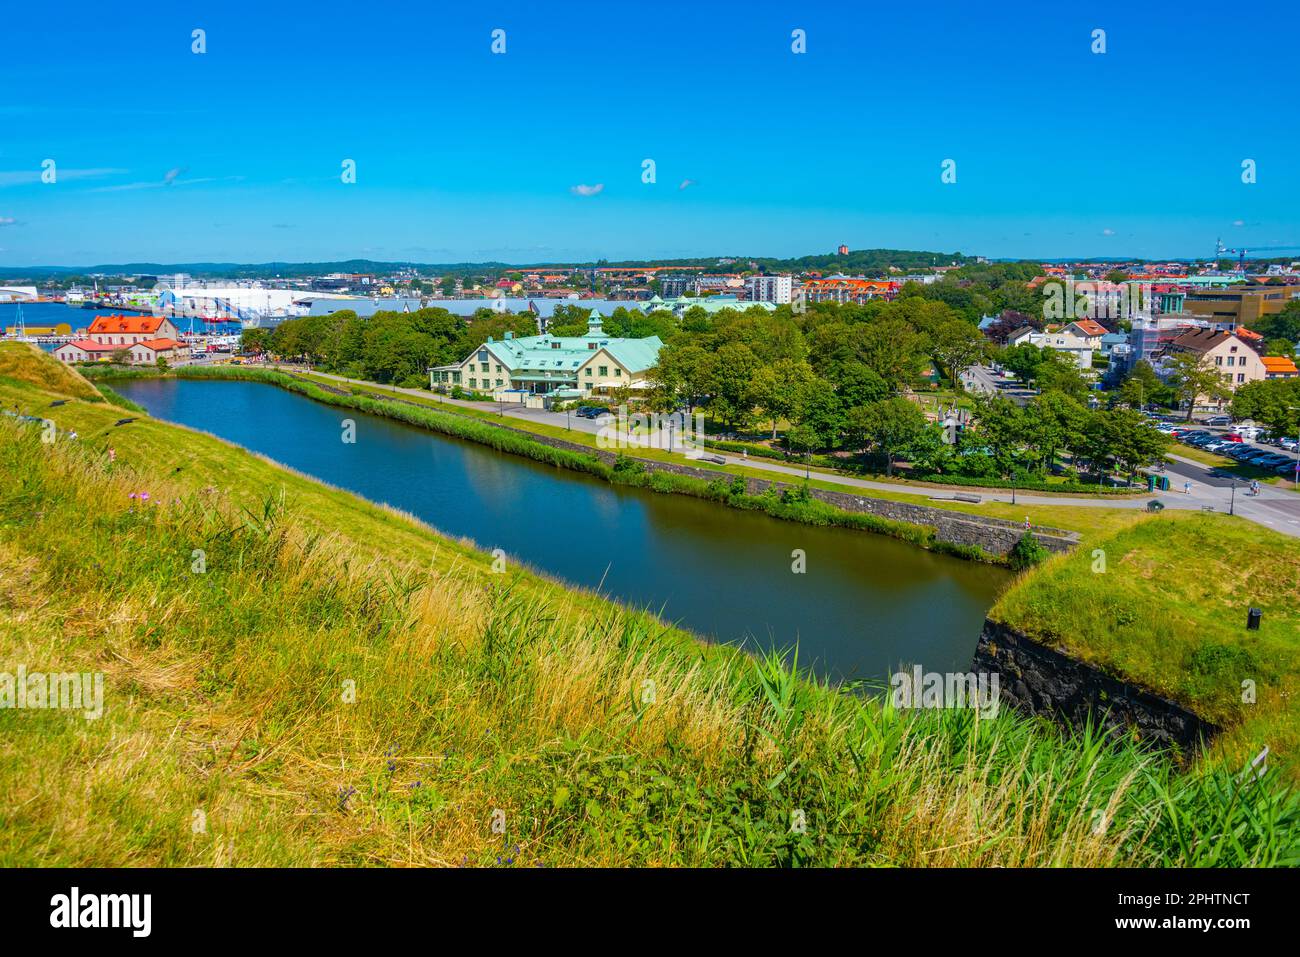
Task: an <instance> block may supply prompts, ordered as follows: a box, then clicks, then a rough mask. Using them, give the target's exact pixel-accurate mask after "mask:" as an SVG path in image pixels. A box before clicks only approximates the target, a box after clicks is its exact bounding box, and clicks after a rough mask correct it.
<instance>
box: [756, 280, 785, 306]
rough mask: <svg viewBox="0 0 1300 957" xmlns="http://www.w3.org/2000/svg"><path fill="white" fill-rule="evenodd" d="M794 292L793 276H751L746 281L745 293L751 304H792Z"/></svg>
mask: <svg viewBox="0 0 1300 957" xmlns="http://www.w3.org/2000/svg"><path fill="white" fill-rule="evenodd" d="M793 291H794V278H793V277H791V276H750V277H748V278H747V279H746V280H745V292H746V293H747V294H748V298H749V301H750V302H774V303H776V304H777V305H778V306H779V305H783V304H785V303H788V302H790V298H791V295H792V293H793Z"/></svg>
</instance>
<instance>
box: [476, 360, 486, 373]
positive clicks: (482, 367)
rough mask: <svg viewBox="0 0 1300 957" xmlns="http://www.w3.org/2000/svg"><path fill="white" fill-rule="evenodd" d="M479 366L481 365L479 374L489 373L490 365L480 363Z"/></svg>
mask: <svg viewBox="0 0 1300 957" xmlns="http://www.w3.org/2000/svg"><path fill="white" fill-rule="evenodd" d="M478 365H479V370H478V371H479V372H487V371H488V364H487V363H486V362H480V363H479V364H478Z"/></svg>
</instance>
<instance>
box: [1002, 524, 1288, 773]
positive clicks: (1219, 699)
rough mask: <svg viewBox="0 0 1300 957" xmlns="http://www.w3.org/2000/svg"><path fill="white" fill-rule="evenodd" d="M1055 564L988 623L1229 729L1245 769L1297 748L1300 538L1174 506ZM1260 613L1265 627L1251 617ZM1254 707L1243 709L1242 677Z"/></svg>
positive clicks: (1017, 590)
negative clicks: (1257, 758)
mask: <svg viewBox="0 0 1300 957" xmlns="http://www.w3.org/2000/svg"><path fill="white" fill-rule="evenodd" d="M1097 545H1098V546H1099V547H1100V549H1101V550H1102V552H1104V555H1103V556H1101V557H1102V558H1103V559H1104V571H1101V572H1097V571H1094V568H1095V567H1098V566H1097V560H1098V559H1097V557H1096V556H1094V554H1093V551H1092V550H1091V549H1087V548H1085V549H1080V550H1079V551H1078V552H1076V553H1075V554H1073V555H1069V556H1063V557H1058V558H1053V559H1051V560H1050V561H1049V562H1048V563H1046V564H1045V565H1044V566H1043V567H1041V568H1040V569H1039V570H1037V571H1036V572H1035V573H1034V574H1033V575H1031V576H1028V577H1026V578H1023V579H1022V580H1021V581H1020V582H1018V583H1017V584H1016V585H1015V586H1013V587H1012V588H1011V589H1010V590H1009V591H1008V592H1006V593H1005V594H1004V595H1003V597H1002V598H1001V599H1000V600H999V602H998V603H997V605H995V606H994V608H993V611H992V612H991V613H990V614H991V617H993V618H996V619H998V620H1001V621H1004V622H1006V623H1008V624H1010V625H1012V626H1013V627H1015V628H1017V629H1019V630H1021V631H1023V632H1025V633H1027V634H1029V635H1030V636H1032V637H1034V638H1037V639H1040V640H1042V641H1044V642H1046V643H1047V644H1050V645H1052V646H1053V647H1056V648H1059V649H1061V650H1063V651H1066V652H1068V653H1069V654H1071V655H1072V656H1074V657H1077V658H1080V659H1082V660H1084V661H1088V662H1091V663H1093V664H1095V665H1097V666H1098V667H1100V668H1101V669H1102V670H1104V671H1106V672H1108V673H1111V674H1114V675H1117V676H1123V677H1126V678H1127V679H1128V680H1131V681H1134V682H1135V683H1137V684H1138V685H1140V686H1142V687H1145V688H1147V689H1149V690H1151V691H1154V692H1156V693H1157V694H1160V695H1162V696H1164V697H1167V698H1170V699H1172V700H1174V701H1177V702H1179V703H1180V704H1183V705H1185V706H1187V707H1189V708H1191V709H1192V710H1193V711H1195V712H1196V713H1198V714H1200V715H1202V716H1204V717H1207V718H1209V719H1210V720H1213V721H1215V722H1216V723H1220V724H1223V725H1226V726H1228V728H1229V730H1228V732H1227V733H1226V734H1225V735H1223V736H1222V738H1220V739H1219V742H1218V744H1217V745H1216V752H1217V753H1219V754H1220V755H1221V756H1222V757H1223V758H1224V759H1225V760H1227V761H1228V762H1229V763H1238V764H1239V763H1242V762H1243V761H1245V760H1247V759H1249V758H1250V757H1253V756H1254V755H1255V754H1257V753H1258V752H1259V751H1260V750H1261V749H1262V748H1263V747H1264V746H1266V745H1267V746H1268V747H1269V748H1270V749H1271V752H1272V754H1273V755H1274V756H1275V757H1276V758H1279V759H1282V760H1288V759H1293V758H1294V756H1295V755H1296V753H1297V750H1298V749H1300V709H1297V705H1296V697H1297V695H1298V694H1300V540H1297V539H1295V538H1291V537H1288V536H1285V535H1281V534H1279V533H1277V532H1273V531H1270V530H1268V529H1265V528H1261V527H1260V526H1258V525H1253V524H1249V523H1246V522H1242V521H1241V520H1239V519H1234V518H1231V517H1229V516H1226V515H1218V514H1203V513H1192V512H1182V513H1174V512H1169V511H1166V512H1164V513H1162V514H1161V515H1159V516H1158V517H1150V518H1147V519H1145V520H1144V521H1142V522H1141V523H1138V524H1135V525H1133V526H1132V527H1130V528H1127V529H1124V530H1122V531H1120V532H1118V533H1117V534H1115V535H1113V536H1111V537H1109V538H1107V539H1104V540H1102V541H1100V542H1098V543H1097ZM1252 607H1256V608H1260V609H1262V611H1263V622H1262V625H1261V627H1260V629H1259V630H1258V631H1248V630H1247V629H1246V613H1247V610H1248V609H1249V608H1252ZM1247 681H1250V682H1254V687H1255V689H1256V700H1255V701H1254V702H1253V703H1252V702H1244V701H1243V700H1242V698H1243V684H1242V683H1243V682H1247ZM1291 766H1292V768H1293V769H1294V767H1295V763H1294V762H1292V765H1291Z"/></svg>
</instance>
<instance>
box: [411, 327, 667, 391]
mask: <svg viewBox="0 0 1300 957" xmlns="http://www.w3.org/2000/svg"><path fill="white" fill-rule="evenodd" d="M662 347H663V342H662V341H660V339H659V337H658V336H650V337H648V338H645V339H621V338H611V337H610V336H607V335H605V330H604V328H603V326H602V324H601V317H600V313H599V312H597V311H595V310H592V313H591V316H590V318H589V319H588V320H587V334H586V335H585V336H550V335H540V336H525V337H520V338H516V337H515V336H514V335H513V334H512V333H509V332H507V333H506V335H505V338H504V339H502V340H494V339H491V338H489V339H488V340H487V342H485V343H483V344H482V345H481V346H479V347H478V348H477V349H475V350H474V351H473V352H472V353H470V354H469V355H468V356H466V357H465V359H464V360H462V361H461V362H458V363H455V364H453V365H447V366H438V367H437V368H434V369H430V370H429V383H430V385H431V386H432V387H433V388H434V389H435V390H436V391H440V392H447V391H450V390H451V389H452V388H454V387H456V386H459V387H460V388H462V389H468V390H471V391H474V392H488V393H492V394H493V395H497V394H503V393H507V392H509V393H516V394H526V395H560V396H579V395H607V394H609V393H610V392H612V391H613V390H615V389H619V388H629V389H638V390H639V389H646V388H649V386H650V383H649V381H648V379H647V373H648V372H649V370H650V369H651V368H653V367H654V364H655V363H656V362H657V361H658V359H659V350H660V349H661V348H662Z"/></svg>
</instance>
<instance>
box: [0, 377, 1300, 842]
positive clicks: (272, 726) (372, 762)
mask: <svg viewBox="0 0 1300 957" xmlns="http://www.w3.org/2000/svg"><path fill="white" fill-rule="evenodd" d="M38 378H39V377H38ZM56 398H57V397H56V396H55V395H54V394H52V393H50V392H47V391H44V390H42V389H40V388H37V387H35V386H32V385H17V384H13V383H6V382H0V401H3V403H4V405H5V407H6V408H12V406H13V405H14V404H17V405H19V407H20V408H21V410H22V411H23V412H26V413H29V414H37V413H39V414H41V415H43V416H49V417H53V418H54V419H55V420H56V422H57V424H58V425H59V427H60V429H64V430H66V429H68V428H75V429H76V430H77V432H78V433H79V434H80V436H81V437H80V438H79V439H78V440H75V441H72V440H67V439H60V440H59V441H58V442H55V443H53V444H46V443H43V442H42V441H41V435H42V430H40V429H39V428H36V427H35V426H32V425H30V424H26V425H25V424H22V423H19V422H17V421H15V420H13V419H10V418H8V417H0V608H2V609H3V613H2V614H0V672H4V673H11V674H12V673H15V671H16V669H17V668H18V667H19V666H20V665H21V666H24V667H26V668H27V669H28V671H29V672H30V671H36V670H41V671H45V672H66V671H85V672H102V673H103V674H104V675H105V692H104V693H105V701H104V704H105V709H104V714H103V716H102V717H101V718H99V719H98V720H87V719H85V718H84V717H83V716H82V715H81V714H79V713H77V712H74V711H69V710H54V709H49V710H34V709H24V710H18V709H14V708H3V709H0V791H2V792H3V793H4V794H5V795H6V800H5V801H4V802H0V865H10V866H12V865H37V864H45V865H56V864H57V865H74V864H75V865H92V866H106V865H168V866H192V865H200V866H201V865H266V866H276V865H306V866H321V865H337V864H346V865H446V866H454V865H459V864H470V865H483V866H532V865H545V866H555V865H559V866H564V865H578V864H589V865H793V864H806V863H812V864H826V865H886V866H888V865H909V866H924V865H974V866H1021V865H1081V866H1094V865H1095V866H1109V865H1138V864H1165V865H1187V864H1230V865H1231V864H1258V865H1275V864H1280V863H1296V862H1300V848H1298V847H1297V822H1298V821H1300V800H1298V799H1297V796H1296V794H1295V793H1294V792H1290V791H1287V790H1285V789H1283V788H1281V787H1279V786H1278V784H1277V782H1275V781H1273V779H1268V780H1266V781H1265V782H1264V783H1263V784H1262V785H1246V784H1242V783H1241V781H1240V780H1239V776H1238V773H1237V770H1238V769H1236V768H1231V767H1225V766H1223V765H1221V764H1218V763H1215V762H1205V763H1202V764H1200V765H1198V766H1196V767H1195V768H1194V769H1193V770H1191V771H1190V772H1188V773H1183V772H1180V771H1179V770H1177V769H1176V768H1175V767H1174V766H1173V765H1172V763H1170V762H1166V761H1164V760H1162V759H1160V758H1158V757H1156V756H1152V755H1149V754H1143V753H1140V752H1138V751H1137V750H1135V749H1133V748H1131V747H1126V746H1121V747H1112V746H1110V745H1107V744H1105V743H1103V742H1100V741H1098V740H1096V739H1094V738H1092V737H1090V736H1087V735H1080V736H1069V735H1062V734H1061V733H1060V732H1058V731H1057V730H1056V729H1054V728H1051V727H1049V726H1046V725H1044V724H1041V723H1038V722H1033V721H1028V720H1024V719H1022V718H1019V717H1017V716H1015V715H1013V714H1010V713H1006V712H1004V713H1002V714H1000V715H999V716H997V717H996V718H993V719H984V720H979V719H977V718H976V716H975V715H974V714H973V713H971V712H961V711H937V712H936V711H929V712H919V713H914V712H897V711H894V710H892V709H890V708H888V707H885V706H883V705H882V704H881V703H879V702H877V701H874V700H868V699H863V698H861V697H859V696H856V695H854V694H851V693H848V692H844V691H839V690H836V689H831V688H827V687H824V686H820V685H817V684H814V683H811V682H808V681H805V680H803V679H801V678H799V677H798V676H797V675H795V674H793V673H792V672H791V670H790V669H788V668H787V667H785V666H784V665H782V664H781V662H780V661H778V660H775V659H768V660H759V659H753V658H750V657H748V656H746V655H743V654H741V653H740V652H738V651H736V650H734V649H731V648H727V647H723V646H714V645H706V644H702V643H699V642H697V641H696V640H694V639H693V638H692V636H690V635H687V634H684V633H682V632H680V631H675V630H673V629H670V628H667V627H665V626H664V625H663V624H662V623H661V622H659V621H657V620H656V619H654V618H652V617H650V616H647V615H644V614H640V613H635V612H631V611H628V610H626V609H623V608H619V607H617V606H615V605H612V604H610V603H608V602H606V601H605V600H603V599H600V598H598V597H596V596H593V595H590V594H586V593H583V592H578V591H574V590H571V589H566V588H563V587H561V586H559V585H558V584H556V583H554V582H551V581H548V580H546V579H545V578H542V577H540V576H538V575H535V574H533V573H531V572H529V571H528V570H527V569H518V568H508V569H507V571H506V572H505V573H503V574H494V573H493V572H492V569H491V563H490V562H491V560H490V557H489V556H486V555H483V554H480V553H478V552H476V551H474V550H473V549H471V548H469V547H468V546H467V545H465V544H464V543H460V542H455V541H450V540H448V539H446V538H443V537H440V536H438V535H437V534H436V533H435V532H433V531H432V530H431V529H429V528H428V527H426V526H423V525H421V524H420V523H418V522H416V521H414V520H412V519H411V518H409V517H406V516H403V515H400V514H397V513H396V512H394V511H391V510H389V509H385V508H381V507H378V506H376V505H373V504H371V503H367V502H365V501H363V500H361V499H358V498H356V497H355V496H352V495H350V494H347V493H345V492H342V491H339V490H335V489H331V488H328V487H326V486H324V485H321V484H319V483H316V482H314V481H310V480H308V479H306V478H304V477H302V476H299V475H296V474H294V473H292V472H290V471H288V470H285V469H282V468H280V467H278V466H276V465H275V464H274V463H271V462H269V461H267V460H265V459H263V458H260V457H258V456H255V455H253V454H250V453H248V452H245V451H243V450H240V449H238V448H235V447H233V446H230V445H228V444H226V443H223V442H221V441H219V440H217V439H215V438H212V437H210V436H206V435H203V434H200V433H196V432H192V431H189V430H186V429H182V428H179V427H176V426H171V425H168V424H165V423H161V422H157V421H154V420H151V419H149V418H147V417H143V418H141V419H139V420H138V421H136V422H133V423H131V424H129V425H124V426H120V427H115V426H114V424H113V423H114V422H115V421H116V419H117V418H119V417H120V413H119V412H118V411H117V410H114V409H111V408H108V407H106V406H104V405H103V404H92V403H87V402H82V401H76V400H74V401H69V402H67V403H66V404H63V405H60V406H58V407H54V408H51V407H50V404H51V402H53V401H55V400H56ZM110 444H111V445H112V447H113V448H114V449H115V451H116V458H115V460H114V461H110V460H109V458H108V456H107V454H106V450H107V448H108V446H109V445H110ZM142 492H147V493H148V498H147V499H143V498H141V497H140V493H142ZM801 822H804V823H801Z"/></svg>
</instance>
